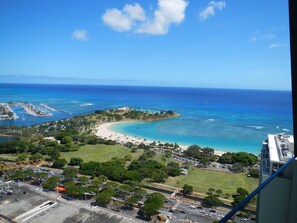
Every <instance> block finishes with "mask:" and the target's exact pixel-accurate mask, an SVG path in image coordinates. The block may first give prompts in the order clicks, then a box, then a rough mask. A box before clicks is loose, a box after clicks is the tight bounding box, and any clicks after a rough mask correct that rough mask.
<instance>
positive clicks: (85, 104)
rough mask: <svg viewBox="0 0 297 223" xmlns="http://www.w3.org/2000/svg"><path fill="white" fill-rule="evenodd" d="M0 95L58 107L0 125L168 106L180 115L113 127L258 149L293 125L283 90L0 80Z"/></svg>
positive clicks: (126, 131)
mask: <svg viewBox="0 0 297 223" xmlns="http://www.w3.org/2000/svg"><path fill="white" fill-rule="evenodd" d="M0 97H1V98H0V102H8V101H28V102H30V103H32V104H34V105H36V106H38V105H39V103H46V104H48V105H50V106H52V107H54V108H57V109H59V110H60V111H58V112H51V111H49V112H51V113H52V114H53V115H52V116H50V117H32V116H28V115H26V114H25V113H24V112H23V111H22V109H18V110H17V113H18V115H19V116H20V117H21V118H20V119H18V120H16V121H0V125H28V126H30V125H34V124H38V123H42V122H47V121H53V120H59V119H64V118H69V117H72V116H73V115H78V114H85V113H88V112H91V111H94V110H96V109H107V108H117V107H122V106H133V107H138V108H142V109H144V110H146V109H163V110H174V111H176V112H178V113H180V114H181V117H179V118H174V119H169V120H162V121H157V122H150V123H133V124H131V123H129V124H127V123H125V124H119V125H116V126H114V127H113V128H114V130H116V131H119V132H121V133H124V134H129V135H132V136H138V137H143V138H146V139H150V140H155V141H159V140H160V141H166V142H167V141H168V142H177V143H179V144H186V145H190V144H198V145H201V146H209V147H213V148H215V149H220V150H224V151H246V152H252V153H255V154H258V153H260V150H261V144H262V141H263V140H265V139H266V137H267V134H269V133H271V134H274V133H278V132H285V133H288V134H292V129H293V127H292V105H291V104H292V102H291V92H289V91H260V90H231V89H207V88H168V87H167V88H165V87H164V88H162V87H128V86H80V85H33V84H31V85H29V84H26V85H25V84H24V85H22V84H0ZM62 111H63V112H62Z"/></svg>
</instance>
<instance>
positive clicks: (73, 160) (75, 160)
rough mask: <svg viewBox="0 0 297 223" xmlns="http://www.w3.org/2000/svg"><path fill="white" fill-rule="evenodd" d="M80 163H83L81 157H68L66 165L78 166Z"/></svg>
mask: <svg viewBox="0 0 297 223" xmlns="http://www.w3.org/2000/svg"><path fill="white" fill-rule="evenodd" d="M81 163H83V159H82V158H70V161H69V163H68V165H69V166H79V165H80V164H81Z"/></svg>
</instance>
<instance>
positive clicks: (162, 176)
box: [151, 169, 168, 183]
mask: <svg viewBox="0 0 297 223" xmlns="http://www.w3.org/2000/svg"><path fill="white" fill-rule="evenodd" d="M151 176H152V179H153V181H154V182H156V183H164V182H165V180H166V179H167V178H168V175H167V174H166V173H165V172H164V171H163V170H158V169H156V170H155V171H154V172H153V173H152V175H151Z"/></svg>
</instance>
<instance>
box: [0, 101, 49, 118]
mask: <svg viewBox="0 0 297 223" xmlns="http://www.w3.org/2000/svg"><path fill="white" fill-rule="evenodd" d="M16 106H18V107H22V108H23V109H24V110H25V112H26V114H28V115H32V116H50V115H52V114H51V113H48V112H45V111H42V110H40V109H38V108H36V107H35V106H34V105H33V104H31V103H28V102H8V103H0V120H16V119H18V118H19V117H18V116H17V115H16V113H15V112H14V110H13V109H12V107H16Z"/></svg>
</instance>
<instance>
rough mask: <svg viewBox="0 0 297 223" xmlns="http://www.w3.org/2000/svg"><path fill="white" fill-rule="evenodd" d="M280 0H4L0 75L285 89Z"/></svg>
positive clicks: (6, 78) (285, 32)
mask: <svg viewBox="0 0 297 223" xmlns="http://www.w3.org/2000/svg"><path fill="white" fill-rule="evenodd" d="M287 7H288V6H287V2H286V1H279V0H261V1H253V0H219V1H209V0H208V1H206V0H188V1H186V0H152V1H144V0H134V1H130V0H96V1H95V0H87V1H85V0H42V1H40V0H22V1H21V0H18V1H16V0H3V1H0V26H1V35H0V82H15V83H27V82H32V83H40V82H43V83H75V84H77V83H84V84H120V85H149V86H189V87H219V88H247V89H280V90H289V89H290V86H291V82H290V49H289V23H288V9H287Z"/></svg>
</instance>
